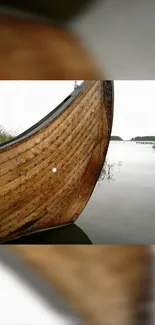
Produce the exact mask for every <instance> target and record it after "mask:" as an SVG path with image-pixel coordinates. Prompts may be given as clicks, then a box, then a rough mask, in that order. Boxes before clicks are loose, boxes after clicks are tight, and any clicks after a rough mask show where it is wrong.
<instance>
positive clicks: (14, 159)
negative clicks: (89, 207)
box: [0, 80, 113, 241]
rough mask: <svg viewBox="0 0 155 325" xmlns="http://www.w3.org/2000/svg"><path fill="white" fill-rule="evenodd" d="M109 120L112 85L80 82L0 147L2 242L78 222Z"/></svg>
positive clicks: (104, 145)
mask: <svg viewBox="0 0 155 325" xmlns="http://www.w3.org/2000/svg"><path fill="white" fill-rule="evenodd" d="M112 116H113V85H112V83H111V82H110V81H109V82H106V81H105V82H104V81H102V80H94V81H85V82H84V83H83V84H82V85H81V86H80V87H78V88H77V89H76V90H75V91H74V92H73V93H72V94H71V95H70V96H68V98H67V99H66V100H65V101H64V102H63V103H62V104H60V105H59V106H58V107H57V108H56V109H55V110H54V111H52V112H51V113H50V114H49V115H48V116H47V117H45V118H44V119H43V120H42V121H40V122H38V123H37V124H36V125H35V126H33V127H32V128H30V129H29V130H27V131H26V132H24V133H23V134H22V135H20V136H18V137H17V138H15V139H13V140H12V141H9V142H8V143H5V144H3V145H2V146H1V147H0V240H1V241H4V240H7V239H10V238H16V237H18V236H21V235H23V234H26V233H30V232H33V231H38V230H41V229H46V228H49V227H55V226H60V225H64V224H68V223H72V222H74V221H75V220H76V219H77V217H78V216H79V215H80V214H81V212H82V210H83V209H84V207H85V206H86V204H87V202H88V200H89V198H90V196H91V194H92V191H93V189H94V187H95V185H96V182H97V180H98V178H99V175H100V172H101V170H102V168H103V164H104V161H105V157H106V153H107V149H108V144H109V139H110V133H111V127H112Z"/></svg>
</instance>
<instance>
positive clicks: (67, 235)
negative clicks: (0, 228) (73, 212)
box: [6, 223, 92, 245]
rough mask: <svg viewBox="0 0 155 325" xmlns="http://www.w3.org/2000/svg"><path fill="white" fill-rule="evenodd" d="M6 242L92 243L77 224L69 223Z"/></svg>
mask: <svg viewBox="0 0 155 325" xmlns="http://www.w3.org/2000/svg"><path fill="white" fill-rule="evenodd" d="M6 244H62V245H65V244H66V245H67V244H70V245H74V244H75V245H76V244H81V245H84V244H86V245H88V244H92V242H91V241H90V239H89V238H88V236H87V235H86V233H85V232H84V231H83V230H82V229H81V228H80V227H78V226H77V225H75V224H74V223H73V224H70V225H67V226H64V227H58V228H55V229H53V228H51V229H48V230H43V231H38V232H35V233H33V234H29V235H26V236H22V237H19V238H17V239H14V240H9V241H7V242H6Z"/></svg>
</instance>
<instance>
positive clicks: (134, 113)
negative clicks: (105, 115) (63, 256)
mask: <svg viewBox="0 0 155 325" xmlns="http://www.w3.org/2000/svg"><path fill="white" fill-rule="evenodd" d="M80 83H81V81H80V80H79V81H78V84H80ZM114 87H115V103H114V122H113V129H112V134H113V135H118V136H120V137H122V138H123V139H124V140H129V139H131V138H132V137H135V136H143V135H144V136H145V135H154V136H155V127H154V121H155V96H154V94H155V81H148V80H147V81H142V80H138V81H135V80H134V81H127V80H125V81H123V80H122V81H115V82H114ZM73 89H74V81H72V80H71V81H0V101H1V104H0V125H1V126H3V127H4V128H5V129H6V130H8V131H11V132H13V133H15V134H19V133H21V132H23V131H25V130H26V129H28V128H29V127H31V126H32V125H33V124H35V123H36V122H38V121H39V120H40V119H41V118H43V117H44V116H45V115H47V114H48V113H49V112H51V111H52V110H53V109H54V108H55V107H56V106H57V105H58V104H59V103H60V102H61V101H63V100H64V99H65V97H67V96H68V95H69V94H70V92H72V91H73Z"/></svg>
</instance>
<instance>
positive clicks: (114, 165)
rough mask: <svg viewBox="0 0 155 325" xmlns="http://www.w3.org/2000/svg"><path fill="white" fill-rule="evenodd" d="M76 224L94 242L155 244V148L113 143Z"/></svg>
mask: <svg viewBox="0 0 155 325" xmlns="http://www.w3.org/2000/svg"><path fill="white" fill-rule="evenodd" d="M76 224H77V225H78V226H79V227H80V228H81V229H82V230H83V231H84V232H85V233H86V234H87V235H88V237H89V238H90V240H91V241H92V243H94V244H102V243H154V242H155V149H153V148H152V145H148V144H136V143H135V142H128V141H122V142H115V141H113V142H111V143H110V145H109V150H108V154H107V163H106V165H105V168H104V170H103V173H102V176H101V178H100V180H99V182H98V184H97V186H96V188H95V190H94V192H93V195H92V197H91V199H90V201H89V203H88V204H87V206H86V208H85V210H84V211H83V213H82V214H81V216H80V217H79V218H78V220H77V221H76Z"/></svg>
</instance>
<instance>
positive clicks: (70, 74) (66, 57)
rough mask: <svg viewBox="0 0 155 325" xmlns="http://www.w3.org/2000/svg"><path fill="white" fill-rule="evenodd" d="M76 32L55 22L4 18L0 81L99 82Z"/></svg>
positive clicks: (0, 22)
mask: <svg viewBox="0 0 155 325" xmlns="http://www.w3.org/2000/svg"><path fill="white" fill-rule="evenodd" d="M99 78H100V73H99V70H98V69H97V67H96V65H95V64H94V61H93V59H92V58H91V56H90V55H89V53H87V50H86V49H85V47H84V46H83V44H81V42H80V41H79V40H78V39H77V37H76V36H75V35H73V34H72V32H69V31H68V30H65V29H63V28H61V27H58V26H56V25H52V24H51V23H47V22H46V23H45V22H37V21H32V20H30V19H29V20H28V19H24V18H23V19H22V18H16V17H12V16H5V15H0V79H1V80H3V79H4V80H10V79H12V80H14V79H25V80H26V79H28V80H29V79H33V80H52V79H53V80H56V79H58V80H59V79H64V80H67V79H77V80H81V79H82V80H84V79H85V80H86V79H99Z"/></svg>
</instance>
